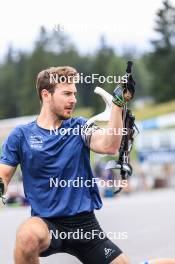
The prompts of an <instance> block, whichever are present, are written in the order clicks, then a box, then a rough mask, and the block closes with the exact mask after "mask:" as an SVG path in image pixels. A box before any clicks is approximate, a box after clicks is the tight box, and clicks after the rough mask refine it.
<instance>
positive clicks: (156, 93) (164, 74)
mask: <svg viewBox="0 0 175 264" xmlns="http://www.w3.org/2000/svg"><path fill="white" fill-rule="evenodd" d="M155 31H156V32H157V33H158V34H159V38H158V39H155V40H152V45H153V48H154V50H153V52H152V53H150V54H149V56H148V57H147V66H148V69H149V71H150V74H151V75H152V83H151V86H150V92H151V94H152V95H153V97H154V99H155V100H156V101H157V102H164V101H168V100H171V99H172V98H174V97H175V89H174V87H175V76H174V66H175V7H173V6H172V5H171V4H170V2H169V1H168V0H165V1H164V2H163V8H161V9H160V10H158V12H157V16H156V27H155Z"/></svg>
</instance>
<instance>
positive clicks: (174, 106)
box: [133, 100, 175, 120]
mask: <svg viewBox="0 0 175 264" xmlns="http://www.w3.org/2000/svg"><path fill="white" fill-rule="evenodd" d="M172 112H175V100H173V101H170V102H167V103H161V104H156V105H146V106H145V107H144V108H142V109H136V110H133V113H134V114H135V116H136V119H137V120H144V119H149V118H154V117H157V116H160V115H166V114H169V113H172Z"/></svg>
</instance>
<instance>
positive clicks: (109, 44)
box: [0, 0, 175, 264]
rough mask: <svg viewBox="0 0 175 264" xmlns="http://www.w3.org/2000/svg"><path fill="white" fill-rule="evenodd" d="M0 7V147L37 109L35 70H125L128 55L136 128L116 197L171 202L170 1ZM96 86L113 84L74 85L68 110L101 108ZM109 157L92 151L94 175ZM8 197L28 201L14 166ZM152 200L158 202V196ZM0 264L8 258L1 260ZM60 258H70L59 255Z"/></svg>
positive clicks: (173, 49)
mask: <svg viewBox="0 0 175 264" xmlns="http://www.w3.org/2000/svg"><path fill="white" fill-rule="evenodd" d="M2 10H3V11H2V12H1V13H2V14H1V17H0V22H1V23H0V39H1V50H0V146H1V148H2V144H3V141H4V139H5V138H6V137H7V135H8V134H9V132H10V131H11V130H12V129H13V128H14V127H15V126H17V125H18V124H23V123H27V122H30V121H32V120H34V119H35V116H36V115H37V114H38V113H39V110H40V104H39V100H38V97H37V95H36V90H35V81H36V76H37V73H38V72H39V71H41V70H42V69H44V68H48V67H51V66H60V65H69V66H73V67H75V68H76V69H77V70H78V71H79V72H80V73H83V74H84V75H91V74H93V73H98V74H99V75H104V76H106V77H107V76H108V75H116V76H119V75H123V74H124V72H125V68H126V62H127V60H133V61H134V68H133V76H134V79H135V81H136V93H135V98H134V101H133V102H132V103H131V105H130V107H131V109H132V111H133V113H134V114H135V116H136V124H137V126H138V128H139V130H140V133H139V135H138V136H137V137H136V139H135V143H134V149H133V151H132V155H131V164H132V166H133V175H132V176H131V177H130V179H129V186H128V188H127V189H126V188H125V190H124V191H123V192H122V193H121V194H120V197H123V199H128V196H129V197H133V198H132V199H133V200H132V201H133V208H136V207H137V206H136V207H134V199H137V196H136V195H138V197H140V198H139V199H143V201H145V200H144V199H145V196H144V195H145V194H146V195H147V194H148V196H149V195H151V197H152V198H151V199H152V200H151V201H152V203H154V202H153V201H154V197H155V199H157V197H162V194H163V195H165V194H166V195H165V196H163V197H170V198H169V199H170V200H171V201H172V197H173V196H172V191H174V187H175V137H174V135H175V73H174V69H175V0H171V1H169V0H165V1H162V0H155V1H149V0H148V1H139V0H133V1H130V2H129V1H127V0H124V1H119V0H117V1H113V0H110V1H108V3H101V2H99V1H89V2H84V3H82V2H81V1H79V0H77V1H73V2H71V3H64V2H61V1H54V0H52V1H50V2H49V3H46V2H43V1H37V2H34V1H32V2H30V4H29V3H27V4H26V3H25V2H22V1H20V0H19V1H14V2H13V3H9V2H8V1H7V2H6V3H5V2H3V4H2ZM96 86H100V87H102V88H104V89H105V90H106V91H108V92H109V93H112V91H113V89H114V88H115V86H114V84H109V83H104V84H101V83H98V82H97V81H96V82H95V83H93V84H92V83H91V84H86V83H81V84H77V88H78V104H77V107H76V111H75V116H84V117H87V118H90V117H92V116H94V115H95V114H97V113H101V112H102V111H103V109H104V107H105V105H104V102H103V101H102V100H101V98H100V97H99V96H97V95H94V92H93V91H94V88H95V87H96ZM108 159H109V158H108V157H106V156H103V155H98V154H94V153H91V163H92V167H93V171H94V174H95V175H96V176H97V177H99V178H101V179H104V180H106V181H107V180H108V179H109V173H108V172H106V171H105V170H104V167H105V164H106V162H107V160H108ZM100 192H101V194H102V197H104V201H106V199H107V198H108V199H107V200H108V201H109V198H111V200H110V201H114V202H115V203H116V199H122V198H118V197H117V198H116V196H113V192H112V190H111V189H108V188H106V187H104V188H101V189H100ZM153 193H155V194H156V195H155V196H154V195H153ZM140 195H141V196H140ZM142 195H143V196H142ZM146 197H147V196H146ZM167 199H168V198H167ZM108 201H107V203H108ZM124 201H125V200H124ZM156 201H157V200H156ZM7 202H8V205H9V206H13V207H21V206H26V205H27V201H26V200H25V198H24V195H23V187H22V175H21V171H20V168H18V169H17V171H16V174H15V177H13V180H12V182H11V183H10V186H9V190H8V193H7ZM105 203H106V202H105ZM128 203H129V200H128ZM150 203H151V202H150ZM156 203H157V202H156ZM167 204H169V201H168V200H167ZM159 205H160V208H161V205H162V200H161V199H160V203H159ZM114 206H115V205H114ZM155 208H158V207H157V204H156V206H155ZM152 209H153V207H152ZM111 210H112V209H111ZM138 210H140V209H138ZM153 211H154V209H153ZM16 212H17V211H16ZM6 213H7V215H8V214H10V213H9V211H8V209H7V208H6V209H5V208H4V207H3V208H1V210H0V214H1V216H2V215H3V214H4V217H5V214H6ZM13 213H14V211H13ZM169 213H170V211H169ZM104 214H105V212H104ZM148 214H152V211H151V212H148ZM167 214H168V212H167ZM173 216H174V215H173ZM7 217H9V215H8V216H7ZM128 217H131V218H132V215H128ZM22 218H23V217H22V214H21V219H22ZM4 219H6V218H4ZM133 221H134V220H133ZM162 224H163V222H162ZM161 230H162V229H161ZM174 245H175V244H174ZM130 246H131V245H130ZM126 248H127V247H126ZM128 248H130V247H129V246H128ZM128 248H127V249H128ZM154 252H155V251H154ZM159 252H162V250H159ZM169 252H170V253H171V252H173V251H171V250H170V251H169ZM131 253H133V252H131ZM5 255H6V254H5V253H4V256H5ZM153 255H154V254H152V256H153ZM158 255H159V254H158ZM153 257H154V256H153ZM136 260H141V258H139V259H134V261H136ZM4 263H5V264H7V263H8V262H7V260H6V261H4ZM9 263H12V262H9ZM48 263H49V262H48ZM52 263H54V262H53V261H52ZM55 263H56V262H55ZM64 263H74V262H73V261H72V262H70V260H69V261H68V262H66V260H65V262H64ZM75 263H76V262H75Z"/></svg>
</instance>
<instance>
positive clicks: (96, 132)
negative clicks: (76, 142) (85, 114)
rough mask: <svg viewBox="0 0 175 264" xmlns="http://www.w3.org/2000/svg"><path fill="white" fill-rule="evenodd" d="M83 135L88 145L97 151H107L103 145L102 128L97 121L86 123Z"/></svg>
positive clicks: (102, 152)
mask: <svg viewBox="0 0 175 264" xmlns="http://www.w3.org/2000/svg"><path fill="white" fill-rule="evenodd" d="M81 136H82V139H83V142H84V144H85V146H86V147H88V148H90V149H91V150H92V151H94V152H97V153H101V154H104V153H105V152H104V151H103V147H102V145H103V144H102V140H103V137H102V129H101V128H100V127H99V126H98V125H97V124H96V123H90V124H88V123H85V125H84V126H83V129H82V134H81Z"/></svg>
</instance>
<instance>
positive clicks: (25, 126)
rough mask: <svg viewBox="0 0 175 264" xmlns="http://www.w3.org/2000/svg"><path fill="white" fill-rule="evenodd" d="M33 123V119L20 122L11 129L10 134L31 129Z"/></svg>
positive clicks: (19, 133) (18, 133) (17, 133)
mask: <svg viewBox="0 0 175 264" xmlns="http://www.w3.org/2000/svg"><path fill="white" fill-rule="evenodd" d="M34 125H35V121H32V122H30V123H27V124H21V125H17V126H16V127H15V128H13V130H12V131H11V133H10V134H11V135H21V133H22V132H26V130H28V129H31V128H32V127H33V126H34Z"/></svg>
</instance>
